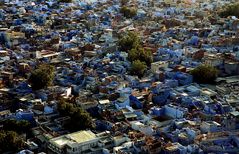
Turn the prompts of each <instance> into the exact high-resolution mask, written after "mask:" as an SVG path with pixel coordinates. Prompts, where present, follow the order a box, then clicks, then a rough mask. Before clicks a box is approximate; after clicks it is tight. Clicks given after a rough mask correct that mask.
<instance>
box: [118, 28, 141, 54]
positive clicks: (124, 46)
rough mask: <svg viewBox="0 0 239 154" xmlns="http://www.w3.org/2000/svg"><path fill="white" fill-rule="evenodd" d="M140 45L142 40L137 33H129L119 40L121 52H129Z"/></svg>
mask: <svg viewBox="0 0 239 154" xmlns="http://www.w3.org/2000/svg"><path fill="white" fill-rule="evenodd" d="M139 44H140V38H139V36H138V34H137V33H135V32H130V31H129V32H128V33H127V34H126V35H123V36H122V37H121V38H120V39H119V48H120V50H121V51H126V52H128V51H129V50H131V49H133V48H136V47H137V46H139Z"/></svg>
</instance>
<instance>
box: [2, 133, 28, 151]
mask: <svg viewBox="0 0 239 154" xmlns="http://www.w3.org/2000/svg"><path fill="white" fill-rule="evenodd" d="M23 146H24V142H23V140H22V139H21V138H20V136H19V135H18V134H17V133H16V132H14V131H3V130H1V131H0V153H4V152H16V151H18V150H20V149H22V148H23Z"/></svg>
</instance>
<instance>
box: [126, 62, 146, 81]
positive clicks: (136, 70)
mask: <svg viewBox="0 0 239 154" xmlns="http://www.w3.org/2000/svg"><path fill="white" fill-rule="evenodd" d="M146 69H147V65H146V64H145V62H142V61H140V60H135V61H133V62H132V65H131V70H130V72H131V74H132V75H137V76H138V77H143V75H144V73H145V71H146Z"/></svg>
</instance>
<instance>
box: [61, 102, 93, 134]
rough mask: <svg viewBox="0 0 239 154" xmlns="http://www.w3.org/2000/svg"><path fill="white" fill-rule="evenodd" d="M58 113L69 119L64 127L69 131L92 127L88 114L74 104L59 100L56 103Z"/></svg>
mask: <svg viewBox="0 0 239 154" xmlns="http://www.w3.org/2000/svg"><path fill="white" fill-rule="evenodd" d="M58 111H59V113H60V115H62V116H69V117H70V118H71V119H70V120H69V121H68V122H67V123H66V125H65V127H66V128H67V129H69V130H71V131H77V130H83V129H89V128H92V127H93V123H92V117H91V116H90V114H89V113H88V112H87V111H85V110H84V109H82V108H81V107H78V106H77V105H75V104H72V103H68V102H66V101H64V100H61V101H60V102H59V103H58Z"/></svg>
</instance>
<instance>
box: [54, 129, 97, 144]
mask: <svg viewBox="0 0 239 154" xmlns="http://www.w3.org/2000/svg"><path fill="white" fill-rule="evenodd" d="M95 139H97V137H96V135H95V134H94V133H93V132H92V131H78V132H75V133H72V134H67V135H63V136H60V137H57V138H53V139H51V141H50V142H51V143H52V144H54V145H55V146H57V147H63V146H65V145H69V146H70V145H71V144H75V143H78V144H81V143H84V142H88V141H91V140H95Z"/></svg>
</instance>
